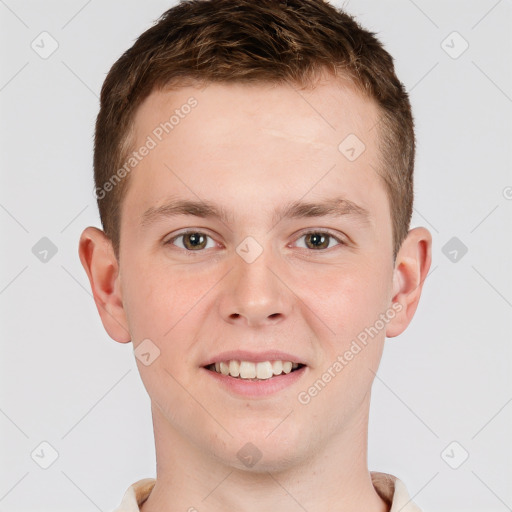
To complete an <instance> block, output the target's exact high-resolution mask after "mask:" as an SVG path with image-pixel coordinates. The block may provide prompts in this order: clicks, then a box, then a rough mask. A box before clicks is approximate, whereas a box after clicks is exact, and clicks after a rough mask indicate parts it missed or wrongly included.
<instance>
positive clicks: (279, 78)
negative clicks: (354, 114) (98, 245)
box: [94, 0, 415, 260]
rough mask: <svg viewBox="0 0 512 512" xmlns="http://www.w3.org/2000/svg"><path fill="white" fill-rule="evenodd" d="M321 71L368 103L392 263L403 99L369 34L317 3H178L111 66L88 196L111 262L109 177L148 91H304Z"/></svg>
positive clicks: (409, 161) (117, 201)
mask: <svg viewBox="0 0 512 512" xmlns="http://www.w3.org/2000/svg"><path fill="white" fill-rule="evenodd" d="M326 70H327V71H328V72H330V73H331V74H333V75H334V76H336V77H344V78H348V79H349V80H350V81H351V82H352V83H353V84H354V85H355V86H356V87H357V89H358V90H360V91H361V92H362V93H363V94H364V95H365V96H366V97H368V98H371V99H373V100H374V101H375V102H376V104H377V105H378V110H379V115H380V120H379V122H378V123H377V126H376V129H377V134H378V140H379V148H380V155H381V158H380V162H379V164H380V165H379V169H376V171H377V173H378V174H379V176H381V178H382V179H383V181H384V185H385V189H386V193H387V197H388V200H389V204H390V210H391V217H392V219H391V221H392V228H393V260H395V258H396V255H397V253H398V250H399V249H400V246H401V245H402V242H403V240H404V239H405V237H406V236H407V233H408V231H409V223H410V219H411V215H412V205H413V195H414V192H413V169H414V153H415V139H414V125H413V118H412V113H411V106H410V103H409V98H408V94H407V92H406V90H405V88H404V86H403V85H402V83H401V82H400V81H399V80H398V78H397V76H396V74H395V71H394V65H393V58H392V57H391V56H390V55H389V53H388V52H387V51H386V50H385V49H384V48H383V46H382V45H381V43H380V42H379V41H378V40H377V39H376V37H375V34H374V33H372V32H369V31H367V30H365V29H363V28H362V27H361V26H360V25H359V24H358V23H357V22H356V21H355V20H354V18H352V17H351V16H350V15H348V14H346V13H345V12H343V11H342V10H341V9H337V8H335V7H334V6H332V5H330V4H329V3H327V2H326V1H324V0H281V1H279V0H258V1H257V2H256V1H254V0H183V1H182V2H180V3H179V4H178V5H176V6H175V7H173V8H171V9H169V10H168V11H166V12H165V13H164V14H163V15H162V16H161V17H160V18H159V19H158V20H157V22H156V23H155V25H153V26H152V27H151V28H149V29H148V30H146V31H145V32H144V33H143V34H142V35H141V36H140V37H139V38H138V39H137V40H136V42H135V43H134V45H133V46H132V47H131V48H130V49H128V50H127V51H126V52H125V53H124V54H123V55H122V56H121V57H120V58H119V59H118V60H117V62H116V63H115V64H114V65H113V66H112V68H111V70H110V72H109V73H108V75H107V77H106V79H105V82H104V84H103V87H102V89H101V106H100V111H99V114H98V117H97V120H96V132H95V142H94V180H95V186H96V191H97V192H98V191H101V192H102V197H100V195H98V194H97V195H96V197H97V200H98V208H99V212H100V217H101V222H102V225H103V229H104V231H105V233H106V235H107V236H108V237H109V238H110V240H111V241H112V244H113V247H114V251H115V253H116V257H119V245H120V226H121V203H122V199H123V197H124V196H125V194H126V190H127V186H128V183H129V180H128V176H127V177H126V178H124V179H119V180H117V181H118V182H116V183H112V177H115V176H116V171H117V170H119V169H120V167H121V166H122V165H123V162H125V161H126V158H127V157H128V155H129V153H130V147H131V144H132V141H131V137H130V134H131V130H132V125H133V119H134V115H135V113H136V110H137V108H138V107H139V106H140V104H141V103H142V101H143V100H144V99H145V98H146V97H147V96H148V95H149V94H150V93H151V92H152V91H154V90H157V89H162V88H164V87H165V88H166V87H180V86H186V85H198V84H208V83H213V82H220V83H233V82H270V83H285V82H288V83H291V84H296V85H298V86H299V87H301V88H306V87H314V83H315V78H316V77H318V76H319V75H320V73H321V72H322V71H326ZM340 142H341V141H340ZM125 174H126V173H123V176H124V175H125ZM109 182H110V183H111V186H109V187H108V189H109V193H108V194H106V193H105V190H106V189H107V188H106V187H105V188H103V187H104V185H105V184H107V183H109ZM113 185H115V186H113Z"/></svg>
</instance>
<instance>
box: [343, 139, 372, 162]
mask: <svg viewBox="0 0 512 512" xmlns="http://www.w3.org/2000/svg"><path fill="white" fill-rule="evenodd" d="M365 149H366V146H365V145H364V142H363V141H362V140H361V139H360V138H359V137H358V136H357V135H355V134H354V133H351V134H349V135H347V136H346V137H345V138H344V139H343V140H342V141H341V142H340V144H339V146H338V150H339V152H340V153H341V154H342V155H343V156H344V157H345V158H346V159H347V160H349V161H350V162H354V161H355V160H357V159H358V158H359V157H360V156H361V155H362V154H363V153H364V151H365Z"/></svg>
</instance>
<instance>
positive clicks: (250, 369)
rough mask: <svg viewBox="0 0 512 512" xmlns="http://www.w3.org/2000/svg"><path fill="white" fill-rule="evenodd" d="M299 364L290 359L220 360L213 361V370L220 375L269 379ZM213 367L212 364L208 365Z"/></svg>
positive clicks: (289, 370) (287, 371)
mask: <svg viewBox="0 0 512 512" xmlns="http://www.w3.org/2000/svg"><path fill="white" fill-rule="evenodd" d="M298 366H299V363H292V362H291V361H262V362H260V363H253V362H251V361H237V360H235V359H232V360H231V361H220V362H219V363H215V371H216V372H217V373H222V375H231V377H240V378H242V379H255V378H257V379H270V378H271V377H273V376H274V375H280V374H281V373H290V372H291V371H292V369H295V368H297V367H298ZM210 367H211V368H212V369H213V365H210Z"/></svg>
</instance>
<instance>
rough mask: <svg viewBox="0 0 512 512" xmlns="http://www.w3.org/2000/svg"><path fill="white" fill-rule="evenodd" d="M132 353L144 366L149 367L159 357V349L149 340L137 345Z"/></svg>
mask: <svg viewBox="0 0 512 512" xmlns="http://www.w3.org/2000/svg"><path fill="white" fill-rule="evenodd" d="M133 353H134V354H135V357H136V358H137V359H138V360H139V361H140V362H141V363H142V364H143V365H144V366H149V365H150V364H151V363H153V361H154V360H155V359H156V358H157V357H159V356H160V349H159V348H158V347H157V346H156V345H155V344H154V343H153V342H152V341H151V340H150V339H149V338H146V339H144V340H142V341H141V342H140V343H139V345H138V346H137V348H136V349H135V350H134V351H133Z"/></svg>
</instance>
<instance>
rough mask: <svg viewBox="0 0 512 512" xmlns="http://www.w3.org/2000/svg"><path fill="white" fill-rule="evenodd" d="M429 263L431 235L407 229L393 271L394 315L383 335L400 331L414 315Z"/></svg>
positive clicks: (393, 334)
mask: <svg viewBox="0 0 512 512" xmlns="http://www.w3.org/2000/svg"><path fill="white" fill-rule="evenodd" d="M431 262H432V235H431V234H430V231H428V229H426V228H423V227H419V228H414V229H411V230H410V231H409V233H408V234H407V238H406V239H405V240H404V242H403V243H402V246H401V247H400V251H399V252H398V254H397V257H396V261H395V269H394V271H393V272H394V273H393V300H392V302H393V309H394V310H395V311H397V313H396V315H395V317H394V318H393V319H392V320H391V321H390V322H388V324H387V328H386V336H387V337H388V338H393V337H394V336H398V335H399V334H401V333H402V332H403V331H405V329H406V328H407V326H408V325H409V323H410V322H411V320H412V317H413V316H414V313H415V311H416V308H417V307H418V303H419V300H420V296H421V290H422V288H423V283H424V281H425V278H426V277H427V274H428V271H429V268H430V264H431Z"/></svg>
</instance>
